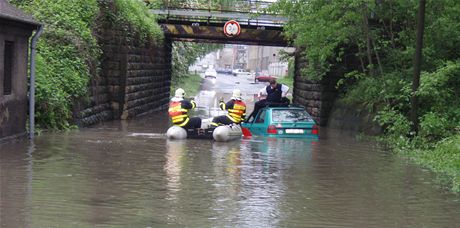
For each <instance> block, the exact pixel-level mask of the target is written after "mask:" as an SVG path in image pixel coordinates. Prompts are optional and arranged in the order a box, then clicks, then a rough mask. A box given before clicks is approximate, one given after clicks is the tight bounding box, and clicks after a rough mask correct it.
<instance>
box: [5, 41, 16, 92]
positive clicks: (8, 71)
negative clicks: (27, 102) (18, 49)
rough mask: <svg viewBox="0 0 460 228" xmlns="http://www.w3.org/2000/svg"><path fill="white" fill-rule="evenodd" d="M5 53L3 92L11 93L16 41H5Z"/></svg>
mask: <svg viewBox="0 0 460 228" xmlns="http://www.w3.org/2000/svg"><path fill="white" fill-rule="evenodd" d="M4 50H5V51H4V55H3V59H4V60H3V66H4V74H3V94H4V95H10V94H11V90H12V87H13V86H12V85H13V81H12V79H13V62H14V61H13V57H14V55H13V54H14V42H12V41H5V49H4Z"/></svg>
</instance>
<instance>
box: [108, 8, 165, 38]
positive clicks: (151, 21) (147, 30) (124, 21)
mask: <svg viewBox="0 0 460 228" xmlns="http://www.w3.org/2000/svg"><path fill="white" fill-rule="evenodd" d="M114 2H115V6H116V9H117V13H118V15H117V17H116V20H115V21H114V23H116V24H117V25H118V24H120V22H121V25H130V26H131V27H133V28H134V30H135V31H136V32H137V33H138V34H139V36H140V38H141V39H142V40H146V39H150V40H155V41H161V40H162V39H163V32H162V30H161V28H160V26H159V25H158V24H157V23H156V17H155V15H154V14H152V13H150V12H149V11H148V8H147V7H146V6H145V3H144V2H143V1H139V0H114Z"/></svg>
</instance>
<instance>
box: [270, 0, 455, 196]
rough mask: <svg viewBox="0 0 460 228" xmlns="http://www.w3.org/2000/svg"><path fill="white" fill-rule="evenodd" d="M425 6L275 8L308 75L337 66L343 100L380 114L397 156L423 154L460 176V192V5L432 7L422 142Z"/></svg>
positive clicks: (366, 1)
mask: <svg viewBox="0 0 460 228" xmlns="http://www.w3.org/2000/svg"><path fill="white" fill-rule="evenodd" d="M418 3H419V1H407V0H393V1H374V0H336V1H323V0H308V1H307V0H300V1H290V0H280V1H278V3H277V5H276V6H275V7H274V9H275V10H278V11H279V12H282V13H283V14H285V16H287V17H289V20H290V21H289V23H288V25H287V26H286V27H285V31H286V34H287V36H288V37H289V38H290V39H291V41H292V42H293V44H294V45H295V46H296V47H299V48H301V49H302V50H304V52H303V55H304V56H305V57H306V59H307V62H308V63H309V64H308V68H307V69H304V70H303V71H302V75H307V76H308V77H309V78H311V79H316V80H318V79H321V78H322V77H324V75H326V73H328V72H329V71H330V70H331V68H332V67H333V66H334V67H335V68H336V69H337V68H338V69H340V70H341V71H342V72H344V76H343V77H342V78H340V79H339V81H338V84H337V88H338V89H339V91H341V92H342V94H341V99H342V100H343V101H344V102H345V103H346V104H349V105H353V106H354V107H356V106H358V107H361V108H362V109H366V110H368V111H369V112H372V113H375V121H377V122H378V123H379V124H381V125H382V126H383V128H384V129H385V135H384V136H383V140H384V141H386V142H387V143H388V144H389V145H391V146H392V147H393V148H394V149H395V150H396V151H400V152H408V151H418V152H414V153H413V154H411V156H414V157H417V160H418V161H420V162H421V163H422V164H425V165H428V166H430V167H436V168H435V170H445V169H443V168H442V167H443V166H445V167H450V168H446V169H452V170H456V171H455V173H456V174H455V175H453V176H455V178H456V179H455V180H454V182H455V183H457V184H456V185H455V186H457V189H459V187H458V186H460V185H459V184H458V183H459V179H458V173H459V170H460V167H459V165H458V164H459V161H458V156H459V155H458V154H459V152H458V151H459V150H458V143H457V144H455V143H454V141H455V140H457V142H458V140H459V136H458V131H459V129H460V1H456V0H428V1H427V4H426V15H425V18H426V20H425V33H424V48H423V62H422V76H421V80H420V87H419V88H418V91H417V92H416V93H415V95H416V96H417V97H418V100H419V102H420V105H419V109H418V114H419V121H420V131H419V134H418V135H415V134H414V133H413V132H410V124H411V123H410V122H409V118H408V117H409V114H410V98H411V96H412V76H413V68H412V67H413V58H414V52H415V34H416V27H417V21H416V15H417V10H418ZM344 59H346V60H347V61H346V62H342V61H343V60H344ZM350 63H351V64H350ZM454 134H457V136H456V137H450V136H451V135H454ZM453 144H455V145H457V146H456V147H455V146H453ZM455 148H456V149H455ZM430 150H431V151H430ZM432 151H435V152H434V153H433V152H432ZM421 154H423V156H421ZM451 156H457V159H456V160H455V159H454V160H455V162H454V161H452V160H451V161H442V159H445V158H449V159H450V158H451ZM431 162H433V164H432V163H431ZM454 164H456V165H454ZM442 172H444V171H442ZM452 172H454V171H452ZM452 172H451V173H452Z"/></svg>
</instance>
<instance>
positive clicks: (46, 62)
mask: <svg viewBox="0 0 460 228" xmlns="http://www.w3.org/2000/svg"><path fill="white" fill-rule="evenodd" d="M108 2H110V1H103V0H100V1H98V0H74V1H68V0H14V1H11V3H12V4H15V5H16V6H18V7H19V8H22V9H23V10H24V11H26V12H28V13H30V14H32V15H33V16H34V17H35V18H36V19H37V20H38V21H40V22H41V23H43V24H44V25H45V29H44V33H43V35H42V36H41V38H40V40H39V42H38V47H37V62H36V64H37V66H36V75H37V83H36V87H37V88H36V103H37V107H36V123H37V127H39V128H49V129H65V128H68V127H70V126H71V120H72V104H73V102H74V101H75V99H77V98H81V97H85V96H87V93H88V82H89V79H90V77H91V76H96V75H97V74H98V68H99V57H100V55H101V49H100V48H99V46H98V44H97V40H96V38H95V36H94V34H93V31H94V28H96V27H97V26H98V24H97V17H98V15H99V12H100V7H103V6H105V5H106V4H107V3H108ZM114 3H115V5H116V9H118V10H115V11H114V12H112V18H113V19H114V20H113V21H112V22H113V23H116V24H115V25H117V26H124V27H125V28H127V27H132V28H134V30H135V31H136V32H138V33H139V34H140V36H141V37H144V38H151V39H155V40H160V39H161V37H162V33H161V30H160V28H159V26H158V24H156V22H155V18H154V17H153V16H151V14H148V13H147V12H148V11H147V10H148V8H147V7H145V6H144V5H143V3H142V2H140V1H132V0H114Z"/></svg>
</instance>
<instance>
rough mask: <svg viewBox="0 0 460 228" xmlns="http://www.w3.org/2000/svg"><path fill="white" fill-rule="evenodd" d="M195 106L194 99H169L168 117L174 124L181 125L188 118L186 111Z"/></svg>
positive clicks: (183, 124) (186, 121) (185, 122)
mask: <svg viewBox="0 0 460 228" xmlns="http://www.w3.org/2000/svg"><path fill="white" fill-rule="evenodd" d="M195 107H196V104H195V101H191V102H189V101H186V100H181V101H171V102H169V109H168V113H169V117H171V121H172V123H173V124H174V125H176V126H179V127H183V126H185V125H186V124H187V123H188V121H189V120H190V118H189V116H188V111H189V110H190V109H194V108H195Z"/></svg>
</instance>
